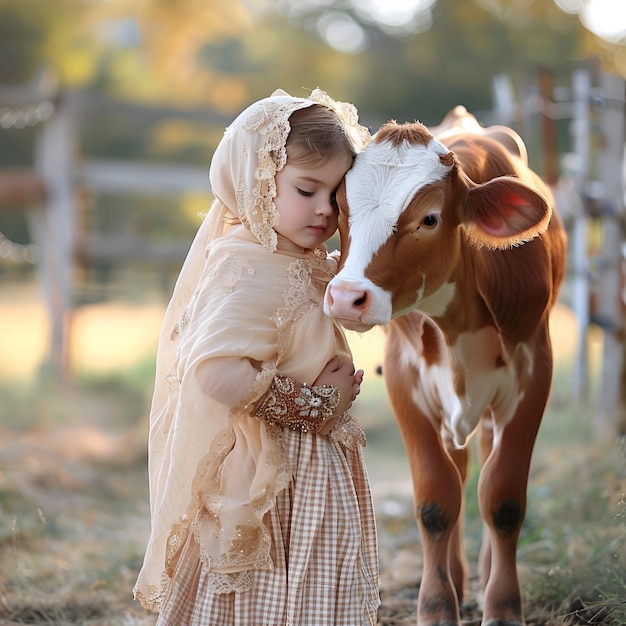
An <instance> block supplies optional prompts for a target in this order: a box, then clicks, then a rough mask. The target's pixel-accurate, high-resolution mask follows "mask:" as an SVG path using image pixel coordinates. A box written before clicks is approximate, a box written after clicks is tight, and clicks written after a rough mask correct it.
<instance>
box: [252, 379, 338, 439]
mask: <svg viewBox="0 0 626 626" xmlns="http://www.w3.org/2000/svg"><path fill="white" fill-rule="evenodd" d="M340 397H341V396H340V393H339V389H337V388H336V387H333V386H332V385H320V386H316V387H309V386H308V385H306V384H303V385H301V384H299V383H297V382H296V381H295V380H293V379H291V378H287V377H286V376H276V377H275V378H274V380H273V381H272V384H271V385H270V388H269V389H268V391H267V392H266V393H265V394H264V395H263V396H262V397H261V399H260V400H259V402H258V403H257V406H256V409H255V411H254V415H255V417H256V418H257V419H261V420H265V421H266V422H267V423H268V424H272V425H273V424H277V425H279V426H283V427H287V428H290V429H291V430H299V431H302V432H304V433H306V432H309V431H311V432H318V431H319V429H320V428H321V427H322V425H323V424H324V422H325V421H326V420H327V419H328V418H329V417H332V415H333V413H334V412H335V409H336V408H337V406H338V405H339V401H340Z"/></svg>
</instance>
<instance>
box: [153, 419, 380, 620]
mask: <svg viewBox="0 0 626 626" xmlns="http://www.w3.org/2000/svg"><path fill="white" fill-rule="evenodd" d="M285 446H286V449H287V454H288V457H289V461H290V463H291V467H292V468H294V477H293V480H292V482H291V484H290V486H289V488H288V489H286V490H284V491H283V492H282V493H281V494H279V496H278V498H277V500H276V505H275V506H274V507H273V508H272V509H271V510H270V511H269V512H268V513H267V515H266V518H265V523H266V525H267V528H268V529H269V531H270V533H271V535H272V539H273V545H272V560H273V563H274V568H273V569H272V570H269V571H265V570H255V571H254V572H252V586H251V588H250V590H249V591H245V592H231V593H217V591H216V590H215V589H214V588H212V586H211V583H210V575H209V574H208V573H207V572H206V571H204V569H203V568H202V567H201V565H200V560H199V551H198V546H197V544H196V543H195V542H194V540H193V538H191V539H190V540H189V544H188V545H187V546H186V550H185V551H184V555H183V556H182V557H181V559H182V560H183V562H182V563H180V567H179V570H178V573H177V575H176V577H175V579H174V580H173V581H172V585H171V589H170V592H169V594H168V597H167V599H166V601H165V603H164V606H163V607H162V609H161V613H160V615H159V619H158V621H157V626H372V625H374V624H376V613H377V608H378V605H379V592H378V555H377V546H376V525H375V519H374V512H373V508H372V499H371V493H370V488H369V481H368V478H367V473H366V470H365V466H364V463H363V458H362V454H361V448H360V446H355V449H350V448H346V447H345V446H343V445H342V444H340V443H337V442H336V441H333V440H332V439H330V438H328V437H322V436H319V435H314V434H310V433H300V432H294V431H290V430H285Z"/></svg>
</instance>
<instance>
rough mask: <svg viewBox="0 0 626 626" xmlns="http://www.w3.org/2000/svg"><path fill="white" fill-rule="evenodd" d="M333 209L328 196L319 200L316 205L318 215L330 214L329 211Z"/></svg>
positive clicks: (331, 211)
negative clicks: (326, 198)
mask: <svg viewBox="0 0 626 626" xmlns="http://www.w3.org/2000/svg"><path fill="white" fill-rule="evenodd" d="M333 211H334V208H333V205H332V203H331V201H330V198H329V199H328V200H322V201H320V202H319V204H318V205H317V213H318V214H319V215H330V214H331V213H333Z"/></svg>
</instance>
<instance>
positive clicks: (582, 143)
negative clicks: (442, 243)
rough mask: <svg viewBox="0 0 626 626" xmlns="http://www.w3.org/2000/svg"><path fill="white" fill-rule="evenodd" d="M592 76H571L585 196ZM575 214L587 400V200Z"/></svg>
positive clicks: (582, 382) (575, 286) (581, 387)
mask: <svg viewBox="0 0 626 626" xmlns="http://www.w3.org/2000/svg"><path fill="white" fill-rule="evenodd" d="M590 90H591V77H590V75H589V72H588V70H586V69H578V70H575V71H574V73H573V75H572V92H573V97H574V98H573V99H574V115H573V120H572V133H573V144H574V153H575V154H576V156H577V167H576V173H575V176H574V183H575V187H576V191H577V192H578V194H579V195H580V197H581V198H584V197H585V195H586V191H587V190H586V184H587V174H588V171H589V134H590V128H589V126H590V123H589V95H590ZM581 208H582V210H581V211H578V212H577V213H576V214H575V215H574V216H573V224H572V234H571V241H570V250H571V264H572V275H573V279H572V308H573V309H574V314H575V316H576V319H577V320H578V351H577V354H576V362H575V363H574V380H573V391H574V397H576V398H577V399H579V400H580V399H586V398H587V395H588V392H589V371H588V350H587V330H588V328H589V262H588V259H587V222H588V218H587V213H586V211H585V210H584V202H583V203H581Z"/></svg>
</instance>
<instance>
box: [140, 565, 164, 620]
mask: <svg viewBox="0 0 626 626" xmlns="http://www.w3.org/2000/svg"><path fill="white" fill-rule="evenodd" d="M169 586H170V578H169V576H168V575H167V574H166V573H165V572H162V574H161V586H160V587H157V586H156V585H148V587H147V589H146V592H147V594H148V595H147V596H146V595H144V594H143V593H142V592H141V591H139V583H136V584H135V587H134V588H133V597H134V598H135V600H137V601H138V602H140V603H141V606H143V608H144V609H148V610H149V611H159V610H160V609H161V606H162V605H163V601H164V600H165V596H166V595H167V591H168V589H169Z"/></svg>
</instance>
